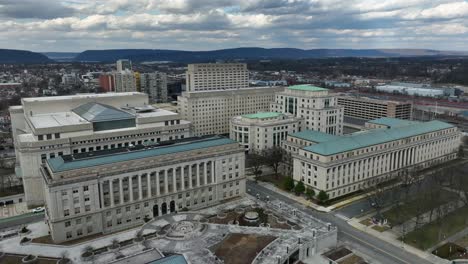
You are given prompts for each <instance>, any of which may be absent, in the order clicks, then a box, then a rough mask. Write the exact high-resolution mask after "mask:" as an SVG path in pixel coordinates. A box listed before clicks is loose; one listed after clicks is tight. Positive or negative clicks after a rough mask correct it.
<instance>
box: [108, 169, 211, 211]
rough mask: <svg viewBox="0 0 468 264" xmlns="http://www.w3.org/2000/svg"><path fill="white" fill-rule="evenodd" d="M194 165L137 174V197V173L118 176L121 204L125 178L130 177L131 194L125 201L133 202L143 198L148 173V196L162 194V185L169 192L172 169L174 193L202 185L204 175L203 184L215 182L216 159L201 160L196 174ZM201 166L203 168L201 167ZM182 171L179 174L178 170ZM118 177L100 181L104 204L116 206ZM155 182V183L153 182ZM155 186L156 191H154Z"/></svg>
mask: <svg viewBox="0 0 468 264" xmlns="http://www.w3.org/2000/svg"><path fill="white" fill-rule="evenodd" d="M208 166H210V173H209V174H210V175H208ZM186 167H188V186H185V179H186V174H185V171H186ZM192 167H193V165H188V166H178V167H175V168H168V169H165V170H160V171H156V172H152V173H142V174H139V175H136V178H137V181H138V184H137V186H138V194H137V197H134V192H133V178H134V177H135V175H132V176H126V177H120V178H118V188H119V190H118V192H119V204H122V203H124V200H125V199H124V179H125V178H127V179H128V190H127V192H128V194H129V200H128V201H125V202H133V201H135V200H141V199H143V198H144V197H143V196H144V195H143V180H142V178H143V175H146V181H147V182H146V196H147V197H148V198H149V197H152V196H154V195H156V196H160V195H161V187H163V194H169V193H170V190H169V171H172V190H171V191H172V193H176V192H179V191H184V190H186V188H187V187H188V189H192V188H193V187H200V186H201V177H203V185H207V184H208V179H209V180H210V183H212V184H213V183H215V182H216V177H215V165H214V161H209V162H200V163H197V164H196V165H195V167H194V169H195V175H193V171H192ZM200 167H201V168H200ZM178 171H180V173H179V174H178V173H177V172H178ZM193 176H195V185H194V184H193ZM208 177H209V178H208ZM161 179H163V186H160V180H161ZM177 179H179V182H180V188H177ZM115 180H116V179H110V180H106V181H103V182H101V183H100V185H101V186H100V188H101V192H100V196H101V201H102V202H103V206H104V207H107V206H114V205H115V197H114V181H115ZM152 182H154V184H152ZM105 185H106V186H109V187H108V189H109V199H110V202H109V203H105V201H106V200H105V198H107V197H104V186H105ZM153 187H154V190H155V192H154V193H153V190H152V189H153Z"/></svg>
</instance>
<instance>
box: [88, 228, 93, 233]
mask: <svg viewBox="0 0 468 264" xmlns="http://www.w3.org/2000/svg"><path fill="white" fill-rule="evenodd" d="M92 232H93V226H88V234H89V233H92Z"/></svg>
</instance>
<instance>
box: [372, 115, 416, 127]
mask: <svg viewBox="0 0 468 264" xmlns="http://www.w3.org/2000/svg"><path fill="white" fill-rule="evenodd" d="M367 122H368V123H372V124H378V125H384V126H389V127H397V126H407V125H414V124H418V123H419V122H417V121H410V120H404V119H398V118H392V117H381V118H378V119H375V120H370V121H367Z"/></svg>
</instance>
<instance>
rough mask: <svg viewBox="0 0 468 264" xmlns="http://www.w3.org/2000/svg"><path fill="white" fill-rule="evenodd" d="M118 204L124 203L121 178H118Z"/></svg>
mask: <svg viewBox="0 0 468 264" xmlns="http://www.w3.org/2000/svg"><path fill="white" fill-rule="evenodd" d="M119 191H120V201H119V202H120V204H123V203H124V193H123V183H122V178H119Z"/></svg>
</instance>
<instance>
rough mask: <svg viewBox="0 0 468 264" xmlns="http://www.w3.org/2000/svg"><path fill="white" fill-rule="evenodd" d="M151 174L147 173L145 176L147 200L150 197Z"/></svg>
mask: <svg viewBox="0 0 468 264" xmlns="http://www.w3.org/2000/svg"><path fill="white" fill-rule="evenodd" d="M151 177H152V176H151V172H150V173H148V175H147V176H146V180H147V183H146V186H147V188H148V198H149V197H151V196H152V194H151Z"/></svg>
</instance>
